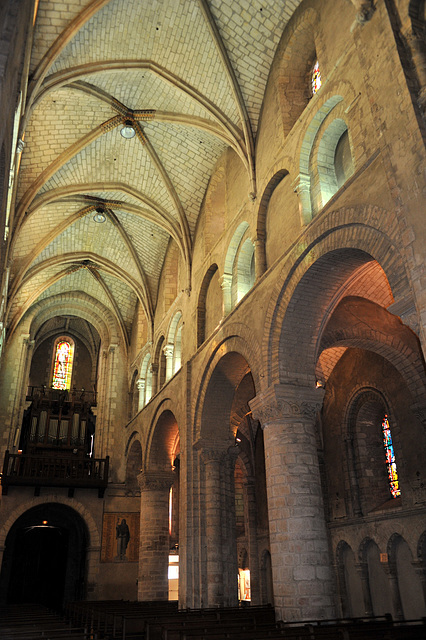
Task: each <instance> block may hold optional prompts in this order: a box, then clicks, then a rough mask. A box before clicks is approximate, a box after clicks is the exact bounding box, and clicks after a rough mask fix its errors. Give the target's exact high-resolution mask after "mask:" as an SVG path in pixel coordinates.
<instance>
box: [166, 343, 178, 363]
mask: <svg viewBox="0 0 426 640" xmlns="http://www.w3.org/2000/svg"><path fill="white" fill-rule="evenodd" d="M174 349H175V348H174V345H172V344H166V345H165V346H164V347H163V353H164V355H165V356H166V360H168V359H169V358H173V352H174Z"/></svg>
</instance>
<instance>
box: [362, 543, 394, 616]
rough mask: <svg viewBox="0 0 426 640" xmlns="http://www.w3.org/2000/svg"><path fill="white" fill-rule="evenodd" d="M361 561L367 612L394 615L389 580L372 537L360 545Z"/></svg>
mask: <svg viewBox="0 0 426 640" xmlns="http://www.w3.org/2000/svg"><path fill="white" fill-rule="evenodd" d="M360 555H361V562H362V564H363V566H364V569H365V572H366V577H367V581H368V593H367V594H365V595H366V597H367V602H366V603H365V604H366V609H367V614H370V615H374V616H381V615H385V614H388V613H390V614H391V615H394V613H395V612H394V607H393V603H392V597H391V593H390V587H389V580H388V577H387V575H386V573H385V571H384V570H383V567H382V565H381V557H380V550H379V547H378V545H377V544H376V542H375V541H374V540H373V539H372V538H365V539H364V540H363V542H362V544H361V547H360Z"/></svg>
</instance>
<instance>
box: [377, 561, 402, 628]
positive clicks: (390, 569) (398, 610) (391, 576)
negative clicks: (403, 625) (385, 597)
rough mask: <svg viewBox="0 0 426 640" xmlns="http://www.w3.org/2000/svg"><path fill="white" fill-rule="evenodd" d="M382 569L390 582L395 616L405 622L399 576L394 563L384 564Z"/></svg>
mask: <svg viewBox="0 0 426 640" xmlns="http://www.w3.org/2000/svg"><path fill="white" fill-rule="evenodd" d="M382 567H383V570H384V572H385V573H386V575H387V577H388V580H389V587H390V594H391V598H392V604H393V612H392V613H393V616H394V617H395V618H396V619H397V620H403V619H404V614H403V612H402V602H401V594H400V592H399V584H398V575H397V570H396V565H395V563H394V562H382Z"/></svg>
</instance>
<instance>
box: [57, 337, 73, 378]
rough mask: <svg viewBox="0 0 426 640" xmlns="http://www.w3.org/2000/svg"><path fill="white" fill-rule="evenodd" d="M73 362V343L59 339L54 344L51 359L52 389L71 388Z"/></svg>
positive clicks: (67, 339)
mask: <svg viewBox="0 0 426 640" xmlns="http://www.w3.org/2000/svg"><path fill="white" fill-rule="evenodd" d="M73 360H74V343H73V341H72V340H70V339H69V338H66V339H65V338H60V339H59V340H58V342H57V343H56V348H55V353H54V359H53V374H52V388H53V389H69V388H70V387H71V376H72V366H73Z"/></svg>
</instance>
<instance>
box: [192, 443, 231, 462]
mask: <svg viewBox="0 0 426 640" xmlns="http://www.w3.org/2000/svg"><path fill="white" fill-rule="evenodd" d="M194 449H196V450H198V451H200V453H201V460H202V461H203V462H204V464H208V463H209V462H223V461H224V460H225V459H226V458H227V457H229V456H230V455H232V453H233V452H235V459H237V457H238V453H239V451H240V450H239V448H238V447H237V446H235V445H234V444H233V443H231V442H230V441H227V442H212V441H208V440H198V442H196V443H195V445H194Z"/></svg>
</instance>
